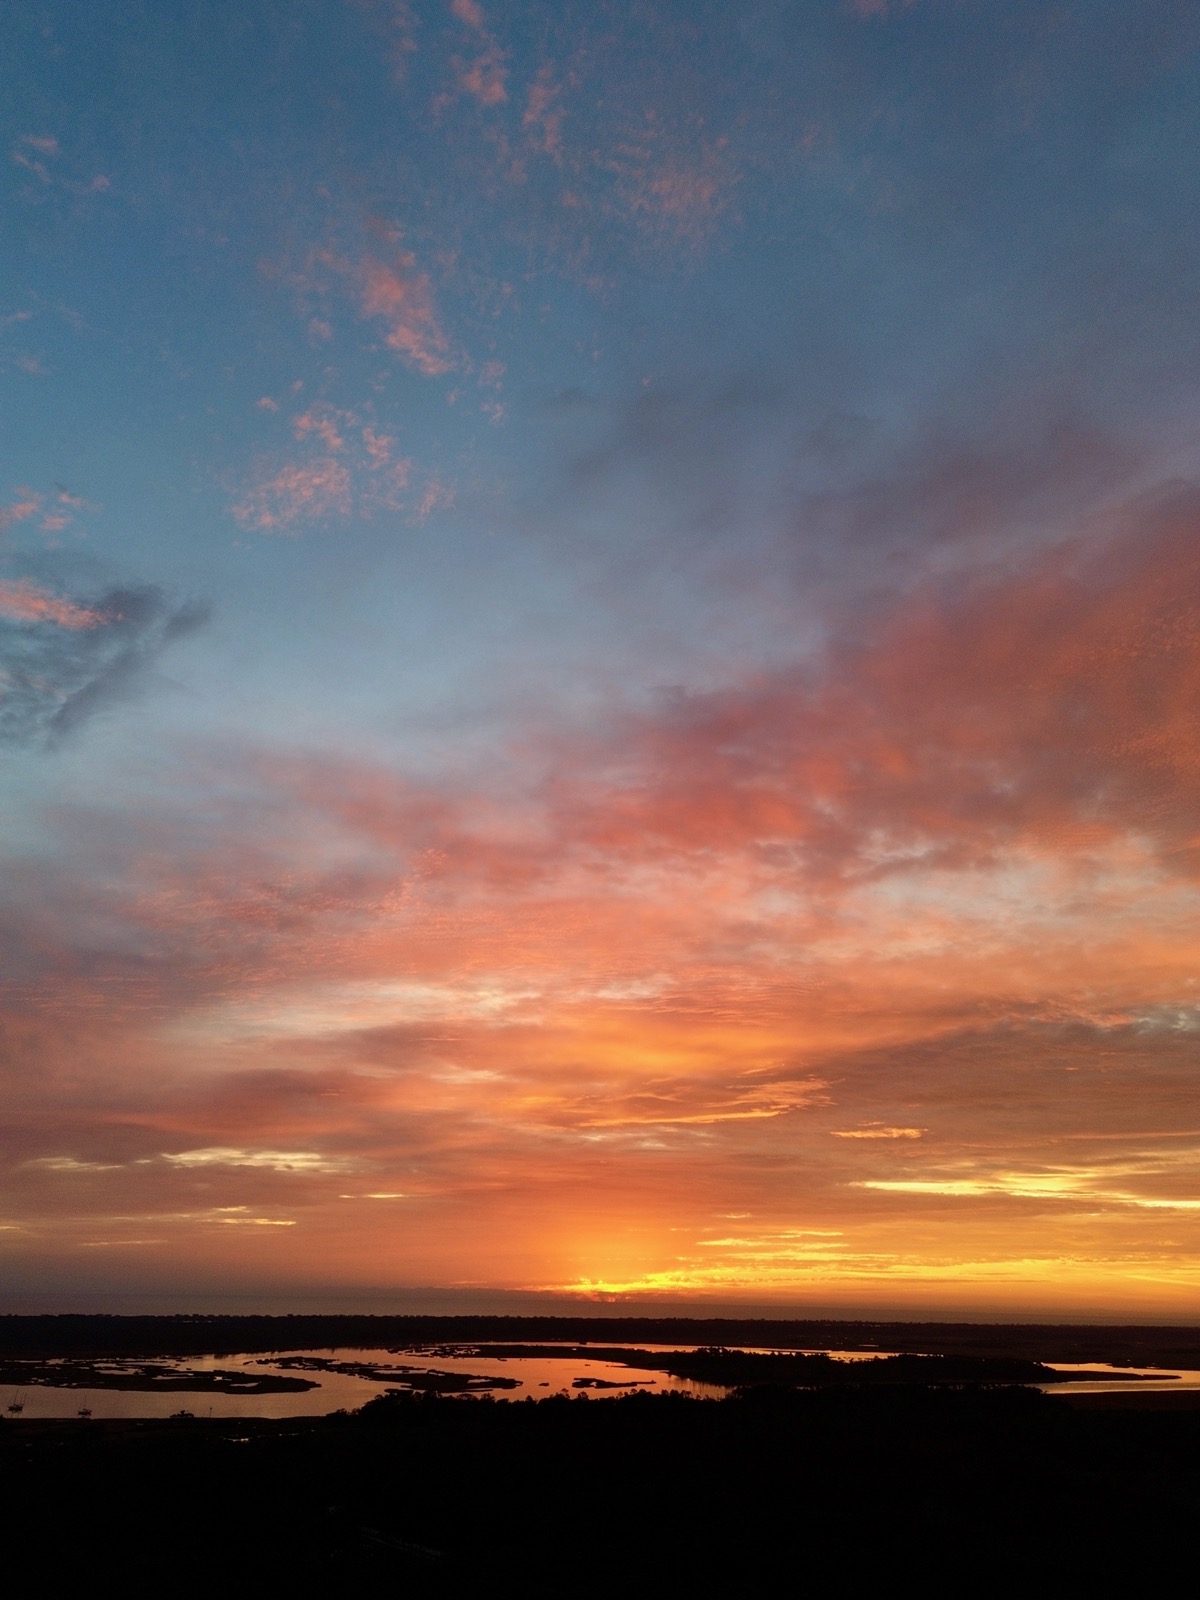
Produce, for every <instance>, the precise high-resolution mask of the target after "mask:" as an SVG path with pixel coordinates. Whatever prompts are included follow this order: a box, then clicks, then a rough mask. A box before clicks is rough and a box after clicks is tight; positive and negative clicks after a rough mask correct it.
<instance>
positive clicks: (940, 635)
mask: <svg viewBox="0 0 1200 1600" xmlns="http://www.w3.org/2000/svg"><path fill="white" fill-rule="evenodd" d="M341 431H342V432H343V434H344V436H345V439H346V444H345V450H344V452H343V455H344V456H345V457H346V459H347V460H350V459H351V458H352V456H354V455H355V452H356V451H357V450H358V445H357V443H356V442H355V436H354V435H353V433H352V431H351V429H350V428H349V426H348V425H347V426H346V427H344V428H343V429H342V430H341ZM314 437H315V435H314ZM362 451H363V453H364V456H365V458H366V460H370V459H373V458H375V457H378V461H379V463H380V464H379V465H378V466H377V467H376V468H375V469H372V468H371V467H370V466H368V465H366V464H365V461H364V464H363V465H362V469H361V470H362V472H363V473H364V474H366V475H367V476H368V477H369V476H370V475H371V474H372V471H373V470H376V471H379V472H382V471H384V470H386V469H387V466H388V465H389V464H391V463H393V462H394V459H395V449H394V445H393V443H392V441H391V439H390V438H389V437H388V436H387V435H385V434H383V433H381V432H379V431H377V430H374V429H372V430H371V431H370V437H369V438H368V436H367V430H363V432H362ZM339 459H340V458H339ZM1198 520H1200V503H1198V502H1197V499H1196V497H1195V495H1194V494H1192V493H1190V492H1180V493H1177V494H1175V495H1173V496H1171V497H1169V498H1167V499H1165V500H1161V501H1147V502H1144V503H1138V504H1135V505H1132V506H1129V507H1126V508H1125V510H1124V512H1123V513H1122V515H1121V516H1120V517H1119V518H1117V519H1116V520H1115V522H1114V525H1113V526H1112V527H1109V528H1106V529H1104V530H1101V531H1100V532H1098V533H1095V534H1093V536H1092V537H1091V538H1090V539H1084V538H1082V537H1081V538H1079V539H1077V540H1075V541H1073V542H1071V543H1069V544H1066V545H1063V546H1062V547H1060V548H1059V549H1058V550H1056V551H1053V552H1050V553H1042V554H1040V555H1037V556H1033V557H1027V558H1026V559H1025V560H1024V562H1023V563H1021V564H1019V565H1018V564H1017V563H1016V561H1015V560H1014V562H1013V564H1012V565H1011V566H1010V567H1009V568H1007V569H1005V570H1001V571H995V570H993V571H989V572H986V573H983V574H980V575H978V576H977V577H976V578H975V579H973V580H966V579H960V580H959V581H958V582H957V583H955V584H953V585H951V584H941V583H930V584H926V585H923V586H921V587H920V588H918V589H916V590H915V591H914V592H913V593H911V594H910V595H908V596H907V597H904V598H902V599H901V600H899V601H898V602H897V603H896V604H894V605H893V607H892V608H891V610H890V611H889V612H888V613H886V614H879V615H876V616H875V617H874V618H873V619H872V620H871V621H870V622H869V623H863V622H862V620H861V619H860V620H859V627H858V631H857V632H856V633H854V634H850V633H849V630H848V629H847V630H846V631H844V632H843V633H841V634H840V635H839V634H836V633H835V635H834V638H833V640H832V642H831V643H830V645H829V646H828V648H827V649H826V650H825V651H824V652H823V653H818V654H816V655H813V656H809V657H806V658H804V659H803V660H798V661H796V662H793V663H792V664H791V665H790V666H788V667H786V668H782V667H781V668H778V669H776V670H774V671H772V672H769V673H761V674H758V675H754V676H750V675H747V677H746V678H745V680H744V681H742V682H740V683H737V684H733V685H729V686H727V687H725V688H724V689H722V690H719V691H711V692H707V693H699V694H688V693H684V692H676V693H674V694H671V695H665V696H663V697H662V698H661V699H660V700H659V701H658V703H657V704H656V705H653V706H651V707H650V708H649V709H642V710H640V711H638V712H629V711H626V710H614V711H613V712H612V713H611V714H610V715H609V717H608V718H607V719H605V718H603V717H596V718H595V725H594V730H593V731H592V732H591V733H590V734H589V735H587V736H583V735H581V734H579V733H577V732H574V731H572V730H571V729H570V728H564V727H558V726H544V727H541V728H539V729H528V730H526V733H525V736H524V738H523V739H521V740H520V741H518V742H514V746H513V748H512V750H511V751H509V752H508V753H507V755H505V754H503V753H502V754H499V755H497V756H496V757H495V758H494V759H493V760H492V761H491V762H490V763H489V766H488V769H487V772H486V775H485V776H484V777H482V778H478V777H476V776H474V775H472V774H471V773H470V772H469V771H464V769H463V768H462V767H461V766H454V767H451V768H450V769H448V770H447V771H446V772H445V773H444V774H442V775H441V776H440V777H433V776H427V777H425V778H424V779H422V780H421V781H417V780H415V779H414V778H412V777H411V776H406V775H405V774H404V773H403V772H402V771H399V770H396V769H392V768H389V767H387V766H386V765H384V764H383V763H381V762H379V761H372V760H368V759H364V758H359V757H356V756H355V755H354V753H353V752H352V751H347V750H337V751H332V750H331V751H325V752H320V751H317V752H309V753H297V752H291V753H285V752H280V751H271V752H264V751H257V752H255V751H244V752H240V753H238V754H237V755H236V756H234V755H230V754H228V753H226V754H224V755H222V756H220V757H218V756H212V757H211V758H210V759H211V760H212V762H213V770H212V771H211V772H205V771H204V770H203V763H202V762H200V761H198V760H197V761H195V762H194V763H193V765H192V766H191V767H189V771H188V783H189V788H188V796H189V799H188V805H187V807H186V809H185V811H184V813H183V815H182V817H180V816H176V815H174V814H170V815H167V814H164V815H162V816H159V815H156V814H155V813H154V809H153V806H152V805H147V807H146V808H145V809H144V811H143V812H142V813H141V814H139V818H138V825H137V828H136V829H135V830H129V829H123V828H122V829H118V828H114V827H112V826H111V819H106V818H105V817H104V815H103V813H102V812H99V814H98V816H97V814H93V813H89V812H84V811H83V810H80V811H79V812H76V813H68V812H67V811H65V810H61V811H60V812H58V813H57V814H56V815H55V816H54V817H52V818H50V819H48V821H47V826H48V827H53V828H56V829H58V830H59V832H58V834H57V835H56V837H55V839H54V849H53V852H52V854H51V856H50V858H49V860H48V862H46V863H43V864H42V865H41V867H40V869H39V870H38V871H37V872H36V873H34V872H32V871H30V870H28V869H27V867H26V865H25V864H23V863H17V864H16V866H15V867H11V868H10V869H9V870H8V872H7V876H6V881H5V886H4V894H3V896H2V897H0V918H2V919H3V926H4V934H5V942H6V946H7V947H8V948H11V949H12V950H14V951H15V952H18V954H19V960H20V963H21V965H20V968H19V970H17V971H16V972H15V975H14V976H13V978H12V981H11V986H10V990H9V1018H10V1021H11V1024H12V1030H11V1038H12V1041H13V1044H12V1049H13V1054H14V1071H17V1072H20V1073H23V1074H24V1076H23V1077H22V1078H21V1082H22V1084H23V1085H27V1089H26V1088H23V1089H22V1096H21V1100H20V1106H19V1116H18V1117H17V1118H16V1122H15V1131H13V1132H11V1133H10V1134H8V1135H6V1137H9V1138H10V1139H11V1140H12V1142H13V1143H12V1148H13V1150H14V1151H15V1152H16V1153H17V1155H19V1156H20V1164H19V1165H18V1164H17V1163H16V1157H15V1156H14V1167H13V1171H14V1173H15V1178H14V1180H13V1182H12V1183H10V1185H9V1187H10V1188H11V1190H12V1192H13V1195H14V1197H15V1198H14V1201H13V1206H14V1208H15V1209H14V1213H13V1214H14V1215H16V1216H19V1217H20V1218H21V1219H22V1221H23V1223H24V1222H33V1221H36V1222H37V1225H38V1226H39V1227H41V1228H44V1229H46V1230H48V1231H49V1233H53V1230H54V1229H55V1228H58V1227H61V1228H62V1229H63V1230H64V1232H67V1231H69V1225H71V1226H77V1219H78V1217H79V1215H80V1210H79V1208H77V1209H76V1210H75V1211H72V1210H71V1209H70V1207H71V1203H72V1202H71V1200H70V1193H69V1191H70V1188H71V1186H72V1185H93V1186H94V1189H93V1190H92V1191H90V1192H91V1193H92V1194H93V1197H94V1203H93V1205H92V1208H91V1210H90V1212H85V1213H84V1214H86V1215H91V1216H93V1217H94V1216H97V1215H99V1214H101V1210H102V1207H101V1205H100V1200H99V1197H100V1196H102V1195H104V1196H108V1197H109V1202H111V1203H109V1202H106V1204H107V1210H105V1211H104V1212H103V1214H104V1215H105V1216H108V1217H111V1218H116V1217H122V1218H126V1219H129V1220H127V1221H124V1222H121V1223H120V1224H119V1226H120V1227H122V1228H126V1229H127V1230H128V1233H129V1237H131V1238H134V1237H136V1238H144V1237H148V1236H149V1234H148V1232H147V1230H149V1229H150V1228H151V1227H153V1228H154V1229H155V1230H156V1231H155V1234H154V1236H155V1237H158V1236H159V1232H158V1230H162V1236H163V1237H164V1238H168V1239H169V1240H170V1241H172V1246H171V1247H172V1248H174V1249H176V1250H177V1251H179V1252H181V1253H182V1255H183V1256H184V1257H185V1258H186V1259H187V1261H188V1262H189V1263H192V1264H194V1263H195V1262H197V1261H199V1260H201V1259H207V1257H205V1256H204V1254H203V1252H204V1251H205V1250H206V1249H208V1248H209V1246H207V1245H205V1244H204V1243H203V1239H207V1238H208V1237H209V1236H210V1235H212V1234H213V1233H219V1232H224V1233H228V1234H237V1235H239V1236H241V1235H243V1234H244V1235H257V1234H263V1235H271V1236H273V1239H274V1242H273V1243H271V1245H270V1246H269V1247H268V1246H267V1245H266V1244H263V1245H261V1246H255V1247H254V1248H255V1249H261V1250H263V1251H266V1250H267V1249H268V1248H269V1249H270V1250H271V1251H273V1252H275V1253H274V1254H273V1255H271V1256H270V1257H268V1256H267V1255H265V1254H264V1255H261V1256H256V1257H254V1259H253V1261H252V1262H251V1263H249V1264H248V1265H247V1267H246V1272H247V1275H248V1277H252V1276H253V1273H254V1272H260V1271H262V1270H264V1269H265V1267H266V1266H270V1270H272V1271H276V1270H277V1271H279V1272H280V1273H285V1272H292V1273H294V1274H298V1275H300V1276H303V1272H304V1271H305V1270H306V1266H305V1264H306V1263H307V1262H311V1260H312V1259H314V1256H313V1252H314V1251H322V1250H326V1249H327V1250H328V1251H329V1253H330V1259H332V1260H334V1261H336V1263H337V1270H338V1271H339V1272H344V1273H345V1274H346V1281H348V1282H355V1283H359V1284H367V1283H371V1282H378V1281H379V1277H380V1275H381V1274H382V1273H383V1271H384V1269H385V1268H386V1271H387V1273H388V1274H390V1275H391V1278H392V1281H405V1280H406V1279H407V1281H410V1282H411V1281H430V1279H429V1278H428V1277H424V1278H422V1277H421V1274H422V1273H426V1274H427V1273H434V1274H435V1275H437V1276H439V1277H440V1279H441V1281H445V1279H446V1278H447V1277H449V1276H452V1277H454V1278H457V1279H463V1278H471V1279H476V1280H478V1279H481V1278H486V1279H487V1281H489V1282H497V1281H503V1282H506V1283H510V1284H522V1283H523V1284H527V1285H528V1284H540V1285H543V1286H544V1285H548V1284H553V1285H556V1286H558V1287H562V1286H564V1285H574V1286H576V1287H577V1288H580V1289H585V1288H587V1287H588V1286H590V1287H591V1288H592V1289H595V1288H597V1286H599V1288H600V1289H601V1290H602V1291H603V1292H606V1293H618V1292H628V1293H633V1292H650V1291H651V1290H657V1291H658V1292H667V1291H671V1292H677V1293H681V1294H684V1293H701V1292H713V1293H716V1292H720V1293H723V1294H730V1295H732V1294H734V1293H745V1294H750V1293H751V1292H753V1293H756V1294H762V1295H764V1296H772V1295H778V1296H785V1295H789V1296H792V1297H793V1298H794V1297H798V1296H802V1295H806V1294H812V1295H814V1296H824V1297H826V1298H827V1299H828V1297H831V1296H834V1295H839V1294H844V1295H845V1296H846V1297H847V1299H848V1301H849V1302H850V1303H856V1304H859V1305H863V1304H874V1303H880V1302H883V1301H887V1300H888V1299H889V1298H890V1303H891V1304H892V1305H905V1304H907V1305H916V1304H920V1305H922V1306H932V1305H935V1304H937V1305H941V1306H943V1307H947V1306H952V1305H957V1306H958V1307H959V1308H960V1309H962V1308H964V1307H967V1306H973V1307H979V1306H991V1307H993V1308H995V1307H998V1306H1003V1307H1005V1308H1007V1309H1008V1311H1009V1312H1010V1314H1011V1313H1015V1311H1017V1310H1018V1309H1020V1308H1026V1309H1028V1308H1031V1307H1033V1306H1042V1307H1053V1306H1055V1305H1057V1306H1059V1307H1060V1308H1062V1307H1064V1306H1067V1305H1069V1306H1071V1307H1073V1308H1075V1309H1080V1308H1082V1307H1085V1306H1088V1305H1093V1304H1102V1303H1103V1304H1107V1305H1108V1306H1109V1308H1110V1309H1111V1308H1112V1307H1114V1306H1115V1305H1118V1304H1122V1305H1123V1304H1128V1305H1130V1306H1140V1307H1142V1308H1143V1309H1145V1308H1147V1307H1150V1306H1154V1307H1157V1308H1160V1309H1178V1308H1180V1307H1182V1306H1184V1305H1185V1304H1186V1303H1187V1295H1188V1294H1189V1293H1194V1281H1195V1272H1196V1269H1197V1263H1198V1261H1200V1237H1198V1236H1197V1234H1196V1231H1195V1227H1196V1216H1197V1214H1196V1212H1195V1209H1194V1207H1195V1194H1196V1182H1197V1180H1198V1178H1200V1129H1197V1128H1196V1126H1195V1122H1196V1119H1195V1117H1194V1115H1193V1113H1194V1106H1195V1084H1194V1077H1195V1039H1196V1036H1197V1033H1200V998H1198V997H1197V993H1196V987H1195V984H1196V979H1195V974H1196V963H1197V959H1198V958H1200V934H1198V933H1197V923H1196V917H1195V881H1196V873H1195V867H1196V860H1195V855H1194V851H1195V841H1196V839H1197V838H1200V799H1198V798H1197V796H1198V795H1200V789H1198V787H1197V784H1196V781H1195V780H1196V759H1197V758H1196V755H1195V748H1194V746H1195V741H1194V737H1193V734H1194V728H1195V726H1196V723H1197V716H1198V714H1200V628H1198V626H1197V624H1196V621H1195V619H1196V617H1197V616H1198V615H1200V555H1198V554H1197V550H1198V546H1197V541H1196V538H1195V531H1196V527H1197V522H1198ZM102 823H107V825H100V824H102ZM147 950H152V951H154V952H155V959H154V961H153V962H148V961H147V960H146V958H145V952H146V951H147ZM51 978H53V981H51ZM165 1061H169V1062H170V1065H171V1070H170V1072H166V1071H164V1070H163V1063H164V1062H165ZM81 1081H88V1082H91V1083H103V1084H104V1085H105V1094H104V1096H103V1099H102V1106H103V1110H102V1112H93V1111H91V1110H88V1109H87V1108H86V1106H85V1105H84V1104H83V1102H82V1101H81V1097H80V1095H79V1092H78V1090H79V1083H80V1082H81ZM89 1104H90V1102H89ZM47 1129H52V1130H53V1135H54V1140H55V1142H54V1143H53V1144H52V1145H50V1144H48V1143H47V1141H48V1139H49V1134H48V1133H47V1132H46V1130H47ZM39 1162H40V1163H41V1164H40V1165H38V1164H36V1163H39ZM351 1172H352V1173H353V1175H354V1176H353V1179H352V1180H350V1179H348V1178H347V1176H346V1174H347V1173H351ZM201 1183H203V1184H204V1185H205V1186H206V1187H205V1189H204V1190H203V1192H201V1190H200V1185H201ZM350 1191H353V1192H354V1194H356V1195H359V1194H361V1195H362V1196H363V1197H364V1205H363V1206H362V1207H361V1209H362V1210H363V1212H364V1213H365V1212H369V1211H370V1210H371V1209H374V1210H376V1211H378V1210H380V1209H382V1208H381V1207H380V1206H378V1205H375V1206H374V1207H373V1208H372V1207H369V1206H367V1205H366V1204H365V1200H366V1198H367V1197H369V1196H371V1195H404V1196H406V1197H407V1198H406V1199H404V1200H403V1201H402V1202H401V1201H398V1202H397V1204H403V1205H404V1206H405V1208H406V1210H405V1227H404V1229H403V1230H399V1229H397V1228H396V1227H395V1222H394V1218H388V1217H384V1218H383V1219H382V1220H379V1221H375V1220H372V1219H371V1218H370V1217H365V1218H364V1221H363V1224H362V1231H361V1233H360V1232H359V1231H358V1229H357V1226H356V1228H355V1230H354V1231H353V1232H352V1233H349V1234H348V1233H347V1229H346V1224H345V1221H344V1220H343V1219H344V1214H345V1210H346V1208H347V1207H348V1206H352V1205H354V1204H355V1202H354V1201H351V1200H346V1199H344V1198H342V1197H343V1196H344V1195H345V1194H347V1193H348V1192H350ZM118 1201H119V1203H118ZM225 1207H230V1208H238V1209H232V1210H228V1211H225V1210H221V1209H220V1208H225ZM240 1208H244V1209H240ZM730 1213H736V1214H737V1216H736V1218H731V1216H730ZM221 1215H227V1216H233V1217H245V1218H252V1217H263V1218H267V1219H270V1220H275V1221H285V1222H293V1223H294V1226H293V1227H289V1228H283V1227H280V1228H271V1227H266V1226H264V1227H262V1228H251V1227H247V1228H244V1229H242V1228H224V1227H216V1226H214V1218H217V1219H219V1216H221ZM1165 1218H1169V1219H1170V1227H1169V1229H1164V1219H1165ZM72 1219H75V1220H74V1221H72ZM112 1228H113V1229H114V1230H116V1229H117V1228H118V1224H117V1223H116V1222H113V1223H112ZM276 1235H277V1236H278V1238H274V1236H276ZM112 1236H113V1237H115V1236H116V1233H115V1232H114V1234H113V1235H112ZM285 1236H286V1238H285ZM496 1238H500V1239H502V1240H503V1241H504V1242H503V1246H502V1251H501V1254H500V1255H497V1254H496V1253H495V1252H496V1247H495V1246H494V1244H493V1240H494V1239H496ZM289 1240H290V1241H291V1242H288V1241H289ZM164 1248H166V1247H164ZM272 1262H273V1263H274V1265H273V1266H271V1265H270V1264H271V1263H272ZM381 1263H383V1265H382V1266H381ZM1189 1285H1190V1287H1189Z"/></svg>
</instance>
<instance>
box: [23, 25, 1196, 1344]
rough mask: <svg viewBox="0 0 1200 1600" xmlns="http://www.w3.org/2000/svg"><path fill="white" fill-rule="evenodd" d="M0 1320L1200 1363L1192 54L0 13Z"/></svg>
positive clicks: (1065, 35)
mask: <svg viewBox="0 0 1200 1600" xmlns="http://www.w3.org/2000/svg"><path fill="white" fill-rule="evenodd" d="M0 48H2V55H3V59H4V61H5V68H4V75H5V87H6V93H5V96H4V110H3V112H2V113H0V115H2V119H3V128H2V129H0V162H2V163H3V167H2V171H3V178H2V180H0V181H2V182H3V185H4V192H3V200H2V204H3V210H4V217H5V226H4V240H5V243H4V245H3V247H2V254H0V1051H2V1072H3V1082H4V1089H3V1097H2V1102H0V1123H2V1129H0V1166H2V1168H3V1180H2V1184H0V1284H2V1285H3V1288H2V1289H0V1309H9V1310H36V1309H44V1308H48V1309H59V1308H70V1309H80V1310H86V1309H91V1308H95V1307H98V1306H111V1305H115V1304H121V1305H133V1304H135V1303H136V1304H138V1305H139V1306H143V1307H146V1308H150V1309H161V1310H173V1309H181V1308H188V1309H208V1308H215V1307H216V1306H217V1305H218V1304H221V1305H223V1304H226V1303H228V1304H235V1303H236V1304H244V1305H246V1306H248V1307H249V1306H253V1308H255V1309H263V1310H270V1309H279V1308H284V1307H289V1306H294V1305H300V1304H304V1305H305V1306H309V1307H312V1306H322V1305H324V1306H329V1307H333V1306H335V1305H336V1306H339V1307H347V1308H367V1307H371V1306H379V1305H383V1304H385V1303H386V1304H387V1305H388V1306H390V1307H393V1308H397V1309H404V1308H405V1307H406V1306H413V1307H416V1306H420V1308H421V1309H430V1308H435V1307H437V1306H445V1307H450V1308H458V1309H472V1310H487V1309H489V1308H493V1307H498V1306H502V1305H503V1306H505V1307H511V1306H516V1305H530V1306H550V1305H553V1306H556V1307H557V1306H578V1307H579V1308H580V1309H587V1308H589V1307H593V1308H597V1309H611V1308H613V1307H618V1308H628V1307H633V1306H649V1305H667V1304H671V1305H676V1306H683V1307H687V1306H695V1307H696V1308H697V1309H709V1308H711V1307H713V1306H715V1305H721V1306H726V1305H727V1306H750V1305H755V1306H770V1307H776V1308H783V1307H787V1308H789V1309H791V1310H793V1311H797V1312H800V1313H803V1312H804V1311H805V1310H811V1311H813V1312H814V1313H815V1312H820V1313H822V1314H824V1313H827V1312H829V1311H837V1312H841V1313H843V1314H845V1315H851V1316H870V1315H874V1314H876V1313H885V1312H886V1313H889V1314H892V1313H906V1314H913V1315H920V1314H925V1313H927V1314H935V1313H936V1314H939V1315H947V1314H955V1315H963V1316H983V1315H999V1316H1010V1317H1022V1316H1031V1315H1037V1316H1050V1315H1054V1316H1063V1317H1076V1318H1080V1317H1116V1318H1122V1319H1126V1320H1137V1319H1138V1318H1141V1319H1142V1320H1153V1319H1155V1318H1166V1319H1172V1318H1175V1319H1179V1318H1187V1317H1188V1316H1192V1317H1194V1316H1195V1315H1196V1314H1197V1307H1198V1304H1200V1299H1198V1295H1200V1181H1198V1180H1200V1052H1198V1046H1200V984H1198V980H1200V895H1198V892H1197V891H1198V886H1200V781H1198V780H1200V754H1198V748H1200V747H1198V745H1197V718H1198V716H1200V316H1198V315H1197V310H1198V290H1200V236H1198V235H1197V218H1198V217H1200V164H1197V162H1196V159H1195V152H1196V148H1197V138H1198V134H1200V129H1198V127H1197V123H1198V121H1200V115H1198V109H1197V108H1198V107H1200V10H1198V9H1197V8H1196V7H1195V6H1193V5H1191V4H1188V3H1186V0H1139V3H1138V4H1137V5H1130V4H1128V0H1061V3H1059V0H744V3H740V4H738V5H736V6H734V5H729V4H723V3H716V0H687V3H683V0H588V3H586V4H583V3H578V0H554V3H549V0H511V3H501V0H411V3H407V4H406V3H403V0H258V3H256V4H255V5H253V6H247V5H245V4H244V3H243V0H195V3H194V4H190V5H188V6H186V7H178V6H162V5H159V4H155V3H153V0H90V3H89V4H88V5H87V6H80V5H78V4H77V3H76V0H27V3H25V4H22V5H20V6H10V7H7V8H5V10H4V14H3V16H2V17H0Z"/></svg>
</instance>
